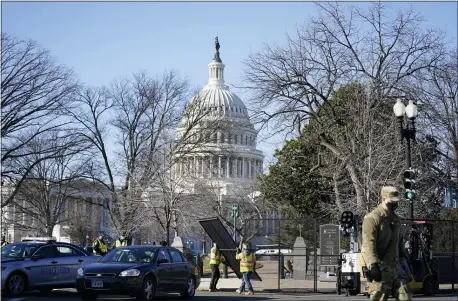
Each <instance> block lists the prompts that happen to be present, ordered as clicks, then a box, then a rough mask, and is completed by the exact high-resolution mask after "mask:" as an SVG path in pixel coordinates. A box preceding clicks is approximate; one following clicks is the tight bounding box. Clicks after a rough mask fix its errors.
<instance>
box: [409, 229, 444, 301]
mask: <svg viewBox="0 0 458 301" xmlns="http://www.w3.org/2000/svg"><path fill="white" fill-rule="evenodd" d="M407 241H408V242H409V247H408V248H407V249H408V251H409V255H410V263H411V265H412V272H413V276H414V280H413V281H411V282H410V283H409V284H410V287H411V288H412V290H413V292H414V293H423V294H424V295H427V296H431V295H434V294H435V293H436V292H437V291H438V290H439V284H438V281H437V271H436V270H434V269H433V268H432V261H433V252H432V250H431V245H432V241H433V224H432V223H429V222H426V221H415V222H414V223H413V224H412V230H411V231H410V233H409V238H408V240H407Z"/></svg>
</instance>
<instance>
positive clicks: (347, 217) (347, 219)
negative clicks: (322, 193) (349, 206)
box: [340, 211, 353, 226]
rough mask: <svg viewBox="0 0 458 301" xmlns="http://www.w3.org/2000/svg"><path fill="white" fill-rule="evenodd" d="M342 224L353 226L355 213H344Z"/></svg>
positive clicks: (341, 218)
mask: <svg viewBox="0 0 458 301" xmlns="http://www.w3.org/2000/svg"><path fill="white" fill-rule="evenodd" d="M340 223H341V224H342V225H345V226H351V225H352V224H353V212H351V211H344V212H343V213H342V215H341V216H340Z"/></svg>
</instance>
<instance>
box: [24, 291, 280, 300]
mask: <svg viewBox="0 0 458 301" xmlns="http://www.w3.org/2000/svg"><path fill="white" fill-rule="evenodd" d="M28 295H29V296H39V293H38V292H31V293H29V294H28ZM65 299H67V300H72V301H73V300H81V299H80V297H79V294H78V293H77V292H75V291H74V290H54V291H53V292H52V293H50V294H48V295H46V296H43V295H41V298H40V300H43V301H48V300H52V301H54V300H65ZM97 300H104V301H121V300H135V298H134V297H129V296H115V295H99V297H98V298H97ZM154 300H181V298H180V295H178V294H170V295H162V294H158V295H157V296H156V297H155V299H154ZM194 300H208V301H210V300H223V301H226V300H227V301H229V300H232V301H234V300H236V301H238V300H253V301H262V300H272V298H271V296H270V297H269V295H267V294H257V295H254V296H245V295H238V294H229V295H222V294H220V293H215V294H209V293H204V294H199V292H197V293H196V296H195V297H194Z"/></svg>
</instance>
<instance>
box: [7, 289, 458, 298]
mask: <svg viewBox="0 0 458 301" xmlns="http://www.w3.org/2000/svg"><path fill="white" fill-rule="evenodd" d="M2 300H4V301H60V300H66V301H79V300H81V299H80V298H79V296H78V294H77V293H76V292H75V291H74V290H57V291H53V292H52V293H51V294H50V295H49V296H46V297H40V296H37V295H34V294H28V295H27V296H25V297H22V298H3V297H2ZM98 300H106V301H109V300H112V301H121V300H135V299H134V298H128V297H122V296H108V295H107V296H100V297H99V298H98ZM157 300H180V298H179V297H178V296H176V295H175V296H174V295H169V296H158V297H157ZM194 300H204V301H210V300H222V301H229V300H231V301H240V300H253V301H254V300H256V301H257V300H259V301H262V300H310V301H312V300H317V301H321V300H322V301H325V300H327V301H333V300H346V301H353V300H368V299H367V298H366V297H364V296H356V297H352V296H350V297H345V296H337V295H335V294H330V293H326V294H314V293H309V294H267V293H259V294H256V295H254V296H244V295H238V294H235V293H232V292H216V293H208V292H197V294H196V297H195V299H194ZM391 300H394V299H391ZM414 300H421V301H446V300H447V301H457V300H458V295H457V294H446V295H438V296H434V297H423V296H416V297H415V298H414Z"/></svg>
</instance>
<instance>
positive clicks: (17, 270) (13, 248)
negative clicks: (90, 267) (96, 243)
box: [1, 240, 101, 297]
mask: <svg viewBox="0 0 458 301" xmlns="http://www.w3.org/2000/svg"><path fill="white" fill-rule="evenodd" d="M1 251H2V258H1V259H2V278H1V285H2V286H1V287H2V290H3V291H4V292H5V293H6V294H8V295H10V296H13V297H16V296H20V295H22V294H23V293H24V292H25V291H27V290H32V289H33V290H35V289H37V290H39V291H40V292H41V293H42V294H46V293H49V292H51V291H52V290H53V289H55V288H71V287H75V278H76V274H77V273H76V272H77V270H78V269H79V268H80V267H82V266H83V265H86V264H88V263H91V262H96V261H98V260H99V259H100V258H101V256H97V255H94V254H91V253H89V252H86V251H85V250H84V249H83V248H80V247H78V246H76V245H73V244H69V243H62V242H56V241H55V240H47V241H36V240H35V241H34V240H28V241H22V242H18V243H11V244H8V245H6V246H4V247H3V248H2V249H1Z"/></svg>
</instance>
